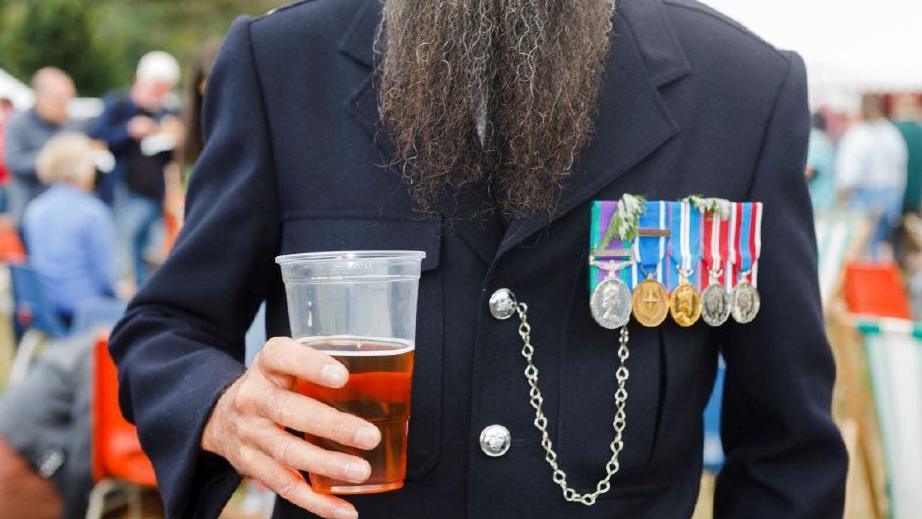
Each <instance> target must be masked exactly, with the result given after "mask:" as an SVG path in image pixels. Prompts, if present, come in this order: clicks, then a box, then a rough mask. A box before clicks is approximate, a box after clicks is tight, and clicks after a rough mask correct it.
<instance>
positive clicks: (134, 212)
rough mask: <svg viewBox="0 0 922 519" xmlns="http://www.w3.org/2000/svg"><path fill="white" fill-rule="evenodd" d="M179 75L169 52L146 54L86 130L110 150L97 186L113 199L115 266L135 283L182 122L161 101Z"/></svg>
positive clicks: (143, 272)
mask: <svg viewBox="0 0 922 519" xmlns="http://www.w3.org/2000/svg"><path fill="white" fill-rule="evenodd" d="M179 75H180V70H179V64H178V63H177V61H176V59H175V58H174V57H173V56H171V55H170V54H167V53H166V52H162V51H155V52H151V53H149V54H146V55H145V56H144V57H143V58H141V61H140V62H139V64H138V68H137V73H136V75H135V81H134V84H133V86H132V87H131V89H130V90H129V91H127V92H115V93H112V94H110V95H108V96H107V97H106V99H105V108H104V109H103V113H102V115H100V117H99V120H98V121H97V123H96V125H95V128H93V130H92V131H91V132H90V133H91V136H92V137H93V138H95V139H99V140H102V141H104V142H105V143H106V144H107V145H108V147H109V150H110V151H111V152H112V154H113V155H115V159H116V166H115V169H114V170H113V171H112V173H110V174H109V175H106V176H105V177H104V178H103V180H102V181H101V182H100V186H99V189H98V191H99V194H100V197H101V198H102V199H103V201H105V202H106V203H108V204H110V205H113V207H114V210H115V214H116V216H117V221H118V223H119V243H120V244H122V247H123V249H122V250H121V251H120V254H119V256H120V263H121V266H120V267H121V268H120V270H121V271H122V273H123V277H126V278H128V277H133V279H134V280H135V282H136V283H137V284H138V285H140V284H141V283H143V282H144V280H145V278H146V277H147V274H148V272H147V270H148V269H147V263H146V261H145V258H144V253H145V250H146V249H147V247H148V246H149V245H150V242H151V239H152V235H153V232H154V229H155V227H156V226H157V223H158V222H159V221H160V216H161V214H162V206H163V197H164V190H165V183H164V170H165V168H166V166H167V165H168V164H169V163H170V162H171V161H172V160H173V150H174V149H175V147H176V145H177V144H178V142H179V141H180V140H181V137H182V136H181V133H182V132H181V127H182V123H181V122H180V121H179V119H177V118H176V117H175V116H174V115H173V113H172V112H171V111H170V110H169V109H168V107H167V104H168V99H169V96H170V94H171V93H172V91H173V89H174V88H176V85H177V83H178V82H179Z"/></svg>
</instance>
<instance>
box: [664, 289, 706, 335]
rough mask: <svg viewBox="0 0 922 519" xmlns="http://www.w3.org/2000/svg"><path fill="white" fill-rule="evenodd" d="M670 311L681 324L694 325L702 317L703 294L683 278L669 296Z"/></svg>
mask: <svg viewBox="0 0 922 519" xmlns="http://www.w3.org/2000/svg"><path fill="white" fill-rule="evenodd" d="M669 313H670V314H671V315H672V319H673V320H674V321H675V322H676V324H678V325H679V326H682V327H685V328H688V327H689V326H692V325H693V324H695V323H696V322H698V319H699V318H701V294H699V293H698V291H697V290H695V287H694V286H692V285H691V284H690V283H688V281H685V280H683V281H682V282H681V283H680V284H679V286H677V287H676V288H675V290H673V291H672V294H671V295H670V296H669Z"/></svg>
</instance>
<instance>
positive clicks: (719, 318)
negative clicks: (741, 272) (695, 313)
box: [701, 283, 733, 326]
mask: <svg viewBox="0 0 922 519" xmlns="http://www.w3.org/2000/svg"><path fill="white" fill-rule="evenodd" d="M701 298H702V300H703V301H702V306H701V319H703V320H704V322H706V323H708V324H709V325H711V326H720V325H722V324H724V323H725V322H727V319H729V318H730V312H731V310H732V309H733V296H731V295H730V293H729V292H727V289H726V287H724V286H723V285H722V284H720V283H715V284H713V285H710V286H708V287H707V288H706V289H704V293H703V294H702V295H701Z"/></svg>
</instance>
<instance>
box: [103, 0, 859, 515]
mask: <svg viewBox="0 0 922 519" xmlns="http://www.w3.org/2000/svg"><path fill="white" fill-rule="evenodd" d="M620 5H621V8H620V11H619V14H618V15H617V17H616V18H617V21H616V24H615V31H614V32H615V36H614V47H613V49H614V50H613V52H612V55H611V57H610V61H609V63H608V73H607V74H606V77H605V79H604V82H603V85H602V96H601V105H600V107H599V114H598V117H597V123H596V127H597V129H596V133H595V136H594V139H593V141H592V143H591V144H590V145H589V146H588V148H587V149H585V151H584V152H583V153H582V155H581V157H580V160H579V161H578V163H577V165H576V170H577V173H576V174H575V175H574V176H573V177H572V179H571V180H570V182H569V184H568V185H567V187H566V190H565V192H564V193H563V194H562V197H561V199H560V204H559V209H558V211H557V213H556V214H555V215H554V216H553V218H551V219H550V221H548V217H547V216H546V215H545V216H543V217H536V218H522V219H517V220H513V221H512V222H511V223H510V224H509V226H508V228H506V229H504V227H503V225H502V223H501V222H500V220H498V219H496V218H492V217H490V216H486V217H481V218H469V217H466V215H469V214H471V213H473V212H475V209H477V208H479V207H480V206H481V203H482V201H483V200H482V195H481V194H480V193H479V192H478V191H476V190H468V191H464V192H462V193H460V194H458V195H457V196H455V197H452V198H451V199H446V200H445V201H444V203H442V204H441V210H440V211H439V213H438V214H436V215H433V216H425V215H421V214H419V213H418V212H416V211H414V209H413V204H412V202H411V200H410V197H409V195H408V194H407V191H406V189H405V188H404V186H403V185H402V184H401V179H400V176H399V174H398V173H397V172H395V171H393V170H390V169H386V168H384V167H382V166H381V164H385V163H387V155H388V151H389V150H388V148H389V147H388V144H387V141H386V139H385V138H384V135H383V133H382V132H380V131H379V125H378V121H379V119H378V115H377V102H376V96H377V93H376V91H375V86H374V84H373V81H372V77H373V71H372V63H373V47H372V44H373V39H374V33H375V27H376V26H377V24H378V22H379V19H380V8H379V2H378V1H377V0H315V1H308V2H301V3H298V4H295V5H293V6H290V7H288V8H284V9H282V10H280V11H278V12H275V13H274V14H271V15H269V16H266V17H263V18H260V19H255V20H253V19H241V20H238V21H237V22H236V23H235V24H234V25H233V27H232V28H231V30H230V34H229V35H228V38H227V42H226V43H225V46H224V49H223V51H222V52H221V55H220V57H219V58H218V60H217V64H216V66H215V68H214V73H213V76H212V78H211V79H210V81H209V91H208V95H207V101H206V106H205V113H204V120H205V131H206V134H207V135H206V136H207V145H206V148H205V151H204V154H203V156H202V158H201V160H200V162H199V164H198V166H197V168H196V171H195V173H194V174H193V176H192V182H191V186H190V193H189V207H188V219H187V224H186V227H185V229H184V230H183V233H182V236H181V238H180V239H179V241H178V243H177V245H176V248H175V250H174V252H173V254H172V256H171V257H170V258H169V259H168V260H167V262H166V264H165V265H164V266H163V268H162V269H160V271H159V272H157V274H156V275H155V276H154V277H153V279H152V280H151V281H150V283H149V284H148V285H147V286H146V287H145V288H144V289H143V290H142V291H141V293H140V294H139V295H138V297H137V298H136V300H135V301H134V302H133V304H132V305H131V308H130V310H129V312H128V314H127V316H126V317H125V319H124V320H123V321H122V322H121V324H120V325H119V326H118V328H117V329H116V330H115V334H114V337H113V342H112V351H113V354H114V356H115V359H116V361H117V362H118V365H119V370H120V380H121V398H122V405H123V407H124V409H125V411H126V413H127V416H128V417H129V418H130V419H132V420H133V421H135V422H136V423H137V424H138V426H139V431H140V437H141V441H142V443H143V445H144V447H145V449H146V450H147V452H148V453H149V454H150V456H151V457H152V459H153V461H154V464H155V466H156V468H157V472H158V476H159V482H160V488H161V491H162V493H163V496H164V497H165V501H166V506H167V508H168V510H169V513H170V516H171V517H216V516H217V514H218V512H219V510H220V509H221V507H222V506H223V504H224V500H225V499H226V498H227V497H228V496H229V495H230V493H231V491H232V490H233V489H234V487H235V486H236V484H237V483H238V481H239V477H238V476H237V475H236V474H235V473H234V471H233V470H232V469H231V468H230V466H229V465H228V464H227V463H225V462H223V461H222V460H219V459H217V458H215V457H212V456H210V455H203V454H202V452H201V451H200V450H199V441H200V436H201V432H202V428H203V425H204V423H205V421H206V419H207V417H208V414H209V411H210V409H211V408H212V406H213V404H214V402H215V401H216V399H217V398H218V396H219V395H220V394H221V391H222V390H223V389H224V388H225V387H226V386H227V385H228V384H230V383H231V382H232V381H233V380H234V378H235V377H237V376H238V375H240V373H241V372H242V371H243V366H242V363H241V362H242V359H243V354H244V347H243V337H244V332H245V330H246V328H247V326H248V324H249V323H250V320H251V319H252V317H253V315H254V314H255V312H256V310H257V307H258V305H259V304H260V302H261V301H262V300H263V299H266V300H267V304H268V312H267V326H268V331H269V333H270V334H271V335H287V334H288V325H287V314H286V307H285V298H284V289H283V285H282V282H281V279H280V275H279V270H278V267H277V266H276V265H275V264H274V263H273V258H274V257H275V256H276V255H278V254H288V253H297V252H308V251H322V250H335V249H415V250H424V251H426V253H427V258H426V260H425V262H424V264H423V269H424V273H423V276H422V281H421V287H420V299H419V313H418V328H417V350H416V372H415V378H414V384H413V414H412V420H411V425H410V451H409V461H408V467H409V474H408V481H407V484H406V487H405V488H404V489H402V490H400V491H397V492H392V493H384V494H377V495H368V496H360V497H355V498H350V500H352V501H353V502H354V503H356V505H357V507H358V510H359V513H360V515H361V517H363V518H368V519H378V518H398V517H399V518H434V517H438V518H448V519H456V518H457V519H460V518H469V519H492V518H496V519H501V518H502V519H509V518H512V519H515V518H536V517H541V518H610V517H650V518H657V519H662V518H671V517H677V518H678V517H688V516H689V515H690V514H691V511H692V509H693V507H694V504H695V500H696V497H697V495H698V486H699V478H700V472H701V449H702V419H701V414H702V409H703V407H704V405H705V402H706V400H707V398H708V395H709V392H710V390H711V386H712V383H713V381H714V373H715V368H716V366H717V357H718V353H719V352H722V353H723V355H724V357H725V358H726V362H727V373H728V374H727V380H726V395H725V399H724V415H723V420H724V423H723V439H724V442H725V448H726V451H727V464H726V467H725V468H724V470H723V472H722V473H721V476H720V481H719V483H718V489H717V498H716V506H717V515H718V517H740V518H742V517H745V518H758V517H771V518H777V517H810V518H816V517H841V513H842V505H843V499H844V497H843V496H844V481H845V472H846V453H845V450H844V448H843V444H842V440H841V438H840V435H839V433H838V430H837V429H836V427H835V425H834V424H833V421H832V418H831V416H830V399H831V393H832V385H833V379H834V375H835V373H834V364H833V360H832V356H831V354H830V349H829V346H828V344H827V341H826V336H825V334H824V330H823V319H822V313H821V308H820V299H819V290H818V282H817V266H816V250H815V249H816V245H815V240H814V233H813V220H812V214H811V209H810V200H809V196H808V193H807V187H806V183H805V180H804V164H805V155H806V145H807V135H808V132H809V128H810V126H809V117H808V109H807V96H806V79H805V71H804V65H803V62H802V61H801V59H800V58H799V57H798V56H797V55H795V54H793V53H788V52H780V51H778V50H775V49H774V48H772V47H771V46H769V45H767V44H766V43H765V42H763V41H761V40H759V39H758V38H756V37H755V36H753V35H752V34H750V33H749V32H748V31H746V30H745V29H743V28H742V27H740V26H739V25H737V24H736V23H734V22H732V21H730V20H728V19H726V18H725V17H723V16H721V15H720V14H717V13H715V12H714V11H712V10H710V9H709V8H707V7H704V6H703V5H701V4H699V3H697V2H695V1H693V0H623V2H621V3H620ZM624 192H630V193H636V194H644V195H646V196H648V197H649V198H651V199H677V198H680V197H683V196H685V195H688V194H690V193H701V194H704V195H710V196H718V197H724V198H728V199H733V200H758V201H762V202H764V204H765V214H764V230H763V249H762V250H763V255H762V259H761V263H760V273H761V280H760V281H761V282H760V284H759V286H760V289H761V291H762V298H763V299H762V312H761V314H760V316H759V317H758V319H757V320H756V321H755V322H754V323H753V324H750V325H746V326H739V325H732V324H728V325H726V326H724V327H722V328H719V329H714V328H709V327H707V326H706V325H704V324H703V323H701V324H699V325H696V326H695V327H693V328H691V329H680V328H678V327H677V326H676V325H674V324H671V323H670V324H665V325H663V326H662V327H660V328H657V329H646V328H641V327H639V326H636V325H635V326H633V327H632V330H631V348H632V353H631V357H630V360H629V368H630V370H631V377H630V381H629V382H628V392H629V395H630V397H629V399H628V403H627V424H628V425H627V429H626V431H625V437H624V444H625V447H624V451H623V453H622V457H621V470H620V472H618V474H617V475H616V476H615V478H614V480H613V488H612V490H611V492H609V493H608V494H605V496H604V497H603V498H601V499H600V500H599V503H598V504H597V505H596V506H594V507H591V508H589V507H584V506H582V505H577V504H572V503H568V502H565V501H564V500H563V498H562V497H561V494H560V489H559V488H558V487H557V486H556V485H554V483H553V482H552V481H551V475H550V471H549V469H548V467H547V466H546V464H545V460H544V453H543V451H542V449H541V447H540V445H539V436H538V433H537V432H536V430H535V429H534V427H533V425H532V421H533V419H534V412H533V410H532V408H531V407H530V405H529V403H528V392H527V386H526V383H525V379H524V377H523V375H522V371H523V369H524V364H523V359H522V357H521V355H520V350H521V343H520V339H519V336H518V334H517V333H516V326H517V324H516V322H515V321H514V319H513V320H509V321H497V320H495V319H493V318H492V317H491V315H490V313H489V309H488V299H489V297H490V295H491V294H492V293H493V292H494V291H495V290H496V289H498V288H501V287H506V288H509V289H511V290H512V291H514V292H515V294H516V295H517V296H518V298H519V300H521V301H525V302H527V303H528V304H529V307H530V310H529V312H530V320H531V322H532V323H533V326H534V330H533V332H532V339H533V342H534V344H535V345H536V351H537V352H536V357H535V358H536V363H537V364H538V367H539V368H540V370H541V384H542V389H543V391H544V395H545V398H546V401H545V410H546V413H547V415H548V419H549V423H550V427H549V429H550V434H551V436H552V438H553V439H554V440H555V442H556V446H557V447H558V454H559V456H560V460H561V463H562V465H563V468H564V469H565V470H566V471H567V474H568V475H569V478H570V483H571V484H572V485H574V486H576V487H577V488H583V489H584V488H588V487H589V486H590V485H594V484H595V482H596V481H597V480H598V478H599V477H600V476H601V475H602V474H603V470H604V468H603V467H604V463H605V461H606V460H607V459H608V457H609V454H610V453H609V450H608V443H609V442H610V441H611V436H612V426H611V417H612V411H613V396H612V395H613V394H614V388H615V376H614V371H615V365H616V360H617V357H616V350H617V334H616V333H614V332H611V331H609V330H605V329H603V328H601V327H599V326H598V325H597V324H595V323H594V321H593V320H592V318H591V316H590V311H589V305H588V294H587V289H586V287H587V286H588V264H587V257H586V254H587V249H588V239H589V222H590V208H591V204H592V201H593V200H599V199H603V200H611V199H617V198H618V197H620V196H621V194H622V193H624ZM494 423H498V424H503V425H505V426H506V427H507V428H508V429H509V430H510V431H511V433H512V438H513V440H512V447H511V449H510V450H509V452H508V453H507V454H506V455H504V456H502V457H499V458H489V457H487V456H485V455H484V454H483V453H482V452H481V450H480V447H479V445H478V437H479V434H480V432H481V430H482V429H483V428H484V427H485V426H487V425H489V424H494ZM276 516H277V517H283V518H294V517H310V515H307V514H306V513H305V512H303V511H299V510H296V509H295V508H294V507H292V506H291V505H290V504H288V503H285V502H283V501H281V500H280V502H279V504H278V508H277V511H276Z"/></svg>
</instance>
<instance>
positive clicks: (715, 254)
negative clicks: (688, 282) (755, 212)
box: [700, 211, 730, 289]
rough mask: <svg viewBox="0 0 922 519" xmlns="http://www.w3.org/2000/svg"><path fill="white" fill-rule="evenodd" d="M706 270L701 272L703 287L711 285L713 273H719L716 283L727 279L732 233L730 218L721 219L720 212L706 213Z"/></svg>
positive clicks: (715, 279) (704, 244) (704, 243)
mask: <svg viewBox="0 0 922 519" xmlns="http://www.w3.org/2000/svg"><path fill="white" fill-rule="evenodd" d="M703 227H704V242H703V245H702V246H703V247H704V260H703V261H704V270H703V271H702V272H701V277H700V279H701V288H702V289H705V288H707V287H708V286H710V285H711V273H712V272H715V273H717V274H718V275H717V276H716V277H715V278H714V283H724V282H725V280H726V275H727V274H726V271H727V269H726V265H725V264H724V260H725V259H726V258H727V247H728V242H729V240H727V236H729V233H730V219H729V218H727V219H721V217H720V214H719V213H717V212H715V211H709V212H708V213H707V214H705V215H704V225H703Z"/></svg>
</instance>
